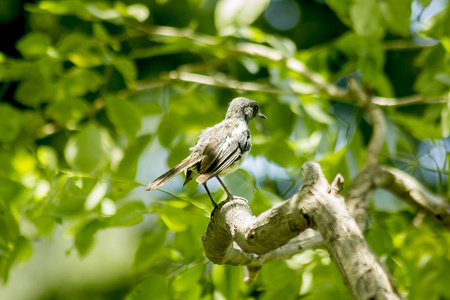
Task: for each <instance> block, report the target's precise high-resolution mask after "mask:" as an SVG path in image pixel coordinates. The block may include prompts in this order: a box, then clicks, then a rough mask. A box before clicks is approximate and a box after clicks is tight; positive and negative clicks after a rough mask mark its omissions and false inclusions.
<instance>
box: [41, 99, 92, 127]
mask: <svg viewBox="0 0 450 300" xmlns="http://www.w3.org/2000/svg"><path fill="white" fill-rule="evenodd" d="M88 111H89V106H88V105H87V103H86V102H85V101H84V100H83V99H81V98H71V99H67V100H63V101H58V102H55V103H52V104H50V105H49V106H47V108H46V110H45V112H46V114H47V116H48V117H49V118H51V119H53V120H55V121H56V122H57V123H58V124H60V125H63V126H67V124H76V123H77V122H78V121H80V120H82V119H83V118H85V117H86V115H87V113H88Z"/></svg>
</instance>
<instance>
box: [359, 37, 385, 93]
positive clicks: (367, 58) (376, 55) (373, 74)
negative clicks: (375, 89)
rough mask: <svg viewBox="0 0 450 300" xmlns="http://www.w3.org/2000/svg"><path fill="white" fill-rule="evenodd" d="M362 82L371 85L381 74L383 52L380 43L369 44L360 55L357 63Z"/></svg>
mask: <svg viewBox="0 0 450 300" xmlns="http://www.w3.org/2000/svg"><path fill="white" fill-rule="evenodd" d="M359 65H360V67H361V73H362V75H363V80H364V82H366V83H368V84H372V82H374V83H375V82H377V81H378V78H379V77H380V76H381V74H382V73H383V68H384V51H383V49H382V48H381V45H380V43H377V42H369V45H367V46H366V48H365V49H364V54H363V55H361V60H360V62H359Z"/></svg>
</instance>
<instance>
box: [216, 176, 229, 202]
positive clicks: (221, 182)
mask: <svg viewBox="0 0 450 300" xmlns="http://www.w3.org/2000/svg"><path fill="white" fill-rule="evenodd" d="M216 178H217V180H219V182H220V184H221V185H222V187H223V189H224V190H225V192H226V193H227V197H228V198H227V199H233V195H232V194H231V193H230V191H229V190H228V189H227V187H226V186H225V184H224V183H223V181H222V180H221V179H220V178H219V176H216Z"/></svg>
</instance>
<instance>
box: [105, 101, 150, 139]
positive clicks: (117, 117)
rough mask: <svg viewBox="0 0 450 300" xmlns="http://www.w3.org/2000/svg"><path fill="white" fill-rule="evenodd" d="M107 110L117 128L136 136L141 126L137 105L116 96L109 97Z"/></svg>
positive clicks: (131, 136) (132, 136)
mask: <svg viewBox="0 0 450 300" xmlns="http://www.w3.org/2000/svg"><path fill="white" fill-rule="evenodd" d="M106 112H107V113H108V117H109V119H110V120H111V122H112V123H113V124H114V125H115V126H116V128H117V130H119V131H122V132H124V133H125V134H127V136H128V137H130V138H134V137H135V136H136V133H137V132H138V130H139V129H140V128H141V118H140V115H139V113H138V110H137V108H136V105H135V104H134V103H132V102H130V101H127V100H125V99H122V98H119V97H114V96H111V97H108V98H107V103H106Z"/></svg>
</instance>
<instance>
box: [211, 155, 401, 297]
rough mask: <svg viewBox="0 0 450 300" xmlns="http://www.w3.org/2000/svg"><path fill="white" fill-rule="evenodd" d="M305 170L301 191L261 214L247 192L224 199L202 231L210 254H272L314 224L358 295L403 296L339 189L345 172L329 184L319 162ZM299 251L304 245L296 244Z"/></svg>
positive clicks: (217, 258)
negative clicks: (244, 195)
mask: <svg viewBox="0 0 450 300" xmlns="http://www.w3.org/2000/svg"><path fill="white" fill-rule="evenodd" d="M302 171H303V176H304V179H305V185H304V186H303V187H302V188H301V189H300V191H299V192H298V193H297V194H296V195H294V196H293V197H292V198H291V199H289V200H288V201H285V202H283V203H282V204H281V205H279V206H277V207H274V208H271V209H269V210H267V211H265V212H263V213H262V214H260V215H259V216H257V217H255V216H253V215H252V213H251V210H250V208H249V206H248V203H247V201H246V200H245V199H243V198H240V197H234V198H233V199H230V200H227V201H226V202H224V203H221V204H219V207H218V208H217V209H215V210H214V212H213V216H212V218H211V222H210V223H209V225H208V229H207V232H206V235H205V236H204V237H203V245H204V249H205V253H206V256H207V257H208V258H209V259H210V260H212V261H213V262H215V263H228V261H230V262H233V263H235V264H245V263H244V262H243V261H240V262H239V261H238V260H236V259H233V258H232V255H230V254H232V253H239V255H240V256H241V257H242V256H244V255H247V256H253V257H254V258H255V259H258V258H260V259H261V258H262V257H268V256H269V255H271V253H274V252H275V251H279V250H280V249H282V248H285V249H288V248H289V247H292V246H293V245H294V247H295V245H296V244H295V242H293V243H289V240H290V239H292V238H293V237H295V236H297V235H298V234H299V233H300V232H303V231H304V230H305V229H306V227H312V228H313V229H315V230H316V231H317V232H319V233H320V235H321V236H322V237H323V243H324V245H325V246H326V248H327V249H328V251H329V252H330V256H331V258H332V260H333V261H334V262H335V263H336V265H337V266H338V268H339V270H340V272H341V274H342V276H343V277H344V280H345V282H346V283H347V285H348V287H349V288H350V291H351V293H352V294H353V296H354V297H355V299H400V297H399V296H398V295H397V293H396V291H395V287H394V286H393V284H392V282H391V281H390V279H389V275H388V274H387V272H386V270H385V269H384V268H383V266H382V265H381V263H380V262H379V261H378V259H377V257H376V256H375V255H374V254H373V253H372V251H371V250H370V248H369V246H368V245H367V243H366V242H365V240H364V237H363V235H362V233H361V230H360V229H359V227H358V225H357V224H356V222H355V221H354V219H353V218H352V217H351V215H350V213H349V211H348V210H347V208H346V206H345V203H344V199H343V197H342V196H341V195H340V194H339V191H340V188H341V187H342V183H343V179H342V176H340V175H338V176H337V177H336V179H335V180H334V181H333V183H332V185H330V184H328V182H327V181H326V179H325V177H324V175H323V173H322V170H321V169H320V166H319V165H318V164H316V163H305V164H304V165H303V168H302ZM297 245H298V244H297ZM238 248H239V249H240V250H238ZM296 251H297V252H300V251H301V248H300V247H298V246H297V249H296ZM244 253H245V254H244ZM260 263H261V262H260ZM247 269H248V276H247V282H249V283H251V282H253V281H254V280H255V278H256V275H257V273H258V271H259V268H258V266H256V267H254V265H250V267H248V268H247Z"/></svg>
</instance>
